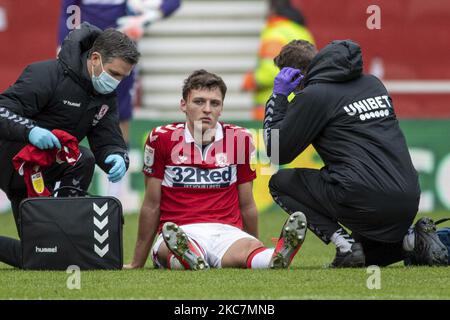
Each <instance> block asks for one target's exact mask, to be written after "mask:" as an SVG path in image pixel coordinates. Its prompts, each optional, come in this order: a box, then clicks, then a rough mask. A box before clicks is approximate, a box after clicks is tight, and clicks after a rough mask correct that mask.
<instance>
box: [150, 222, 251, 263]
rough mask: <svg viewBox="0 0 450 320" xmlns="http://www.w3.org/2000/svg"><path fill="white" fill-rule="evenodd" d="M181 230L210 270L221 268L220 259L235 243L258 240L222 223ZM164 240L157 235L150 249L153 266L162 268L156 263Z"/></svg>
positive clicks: (185, 226)
mask: <svg viewBox="0 0 450 320" xmlns="http://www.w3.org/2000/svg"><path fill="white" fill-rule="evenodd" d="M181 229H183V231H184V232H185V233H186V234H187V236H188V237H189V238H190V239H191V240H194V243H195V244H197V246H200V249H201V251H202V252H203V254H204V258H205V259H206V262H208V264H209V265H210V267H212V268H221V266H222V258H223V256H224V254H225V252H227V250H228V249H229V248H230V247H231V245H233V243H235V242H236V241H238V240H240V239H244V238H249V239H253V240H258V239H256V238H255V237H254V236H252V235H250V234H248V233H246V232H244V231H242V230H241V229H239V228H236V227H233V226H230V225H227V224H222V223H194V224H185V225H183V226H181ZM163 241H164V239H163V238H162V235H161V234H159V236H158V238H157V239H156V242H155V244H154V245H153V248H152V259H153V263H154V264H155V266H158V267H160V268H161V267H162V266H161V263H159V261H158V250H159V246H160V245H161V244H162V242H163Z"/></svg>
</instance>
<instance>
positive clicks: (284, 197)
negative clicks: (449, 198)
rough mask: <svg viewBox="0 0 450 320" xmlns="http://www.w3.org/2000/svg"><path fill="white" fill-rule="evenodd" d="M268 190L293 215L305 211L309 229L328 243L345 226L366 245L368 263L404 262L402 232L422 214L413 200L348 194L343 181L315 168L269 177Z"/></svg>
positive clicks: (288, 170)
mask: <svg viewBox="0 0 450 320" xmlns="http://www.w3.org/2000/svg"><path fill="white" fill-rule="evenodd" d="M269 189H270V193H271V195H272V197H273V199H274V200H275V202H276V203H277V204H278V205H279V206H280V207H281V208H282V209H283V210H284V211H286V212H287V213H288V214H292V213H294V212H296V211H301V212H303V213H304V214H305V216H306V218H307V220H308V228H309V229H310V230H311V231H312V232H313V233H314V234H316V235H317V236H318V237H319V238H320V239H321V240H322V241H323V242H324V243H326V244H328V243H329V242H330V241H331V240H330V239H331V236H332V235H333V234H334V233H335V232H336V231H337V230H338V229H339V228H341V227H342V226H345V227H346V228H348V229H349V230H351V231H352V236H353V238H354V239H355V241H357V242H360V243H361V244H362V246H363V249H364V253H365V256H366V264H367V265H378V266H386V265H389V264H392V263H395V262H398V261H401V260H403V258H404V252H403V249H402V241H403V236H404V235H405V234H406V232H407V230H408V228H409V226H411V224H412V222H413V220H414V217H415V214H416V212H417V208H416V209H414V205H410V204H409V202H408V201H380V199H378V198H377V195H373V194H371V193H365V192H364V190H361V191H358V192H357V193H356V194H354V195H351V196H349V195H348V192H347V190H345V189H344V188H343V187H342V186H341V185H339V184H333V183H330V182H329V181H326V180H325V179H324V178H323V177H322V175H321V173H320V171H319V170H313V169H282V170H280V171H278V172H277V173H276V174H275V175H273V176H272V178H271V179H270V182H269ZM352 199H353V200H352ZM414 210H415V211H414Z"/></svg>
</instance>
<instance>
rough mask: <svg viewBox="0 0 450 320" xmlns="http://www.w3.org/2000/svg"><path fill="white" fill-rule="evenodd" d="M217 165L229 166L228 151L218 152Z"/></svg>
mask: <svg viewBox="0 0 450 320" xmlns="http://www.w3.org/2000/svg"><path fill="white" fill-rule="evenodd" d="M216 166H217V167H226V166H228V158H227V154H226V153H218V154H216Z"/></svg>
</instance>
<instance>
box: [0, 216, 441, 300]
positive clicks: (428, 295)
mask: <svg viewBox="0 0 450 320" xmlns="http://www.w3.org/2000/svg"><path fill="white" fill-rule="evenodd" d="M445 215H447V216H448V214H446V213H444V212H440V213H436V214H433V215H431V216H432V217H434V218H439V217H443V216H445ZM137 218H138V217H137V215H136V214H134V215H127V216H126V217H125V219H126V223H125V229H124V254H125V262H129V261H130V259H131V257H132V254H133V249H134V243H135V239H136V229H137ZM285 218H286V216H285V214H283V213H281V212H279V211H273V212H270V213H264V214H261V217H260V238H261V239H262V240H263V241H264V242H265V243H266V244H267V245H269V246H272V242H271V240H270V239H271V238H272V237H276V236H278V234H279V229H280V228H281V226H282V224H283V222H284V219H285ZM15 234H16V232H15V226H14V222H13V217H12V215H10V214H7V215H0V235H8V236H15ZM333 256H334V248H333V246H332V245H329V246H325V245H323V244H322V243H321V242H320V241H319V240H318V239H317V237H315V236H314V235H313V234H312V233H311V232H308V233H307V239H306V241H305V243H304V245H303V247H302V249H301V250H300V251H299V254H298V255H297V256H296V258H295V259H294V261H293V264H292V266H291V267H290V268H289V269H288V270H240V269H225V270H210V271H207V272H189V271H167V270H155V269H153V267H152V264H151V263H150V262H149V263H147V266H146V268H145V269H143V270H132V271H129V270H126V271H89V272H88V271H82V272H81V289H79V290H77V289H74V290H70V289H68V288H67V284H66V283H67V279H68V277H69V274H67V273H66V272H64V271H61V272H40V271H20V270H15V269H13V268H10V267H8V266H6V265H4V264H1V263H0V299H183V300H184V299H186V300H192V299H195V300H197V299H244V300H245V299H450V270H449V269H448V268H446V267H433V268H431V267H415V268H405V267H403V266H402V264H396V265H392V266H390V267H387V268H382V269H381V274H380V279H381V281H380V285H381V288H380V289H368V288H367V280H368V278H369V277H370V276H371V275H372V274H369V273H367V270H366V269H341V270H332V269H325V268H324V267H323V266H324V265H325V264H327V263H329V262H330V261H331V260H332V258H333Z"/></svg>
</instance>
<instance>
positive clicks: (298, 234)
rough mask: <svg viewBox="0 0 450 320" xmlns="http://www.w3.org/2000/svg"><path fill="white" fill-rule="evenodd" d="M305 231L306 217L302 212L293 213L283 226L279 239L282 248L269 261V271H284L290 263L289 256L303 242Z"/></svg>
mask: <svg viewBox="0 0 450 320" xmlns="http://www.w3.org/2000/svg"><path fill="white" fill-rule="evenodd" d="M306 231H307V221H306V217H305V215H304V214H303V213H302V212H294V213H293V214H292V215H291V216H290V217H289V219H288V220H287V221H286V223H285V224H284V226H283V230H282V232H281V237H283V238H284V244H283V248H282V249H281V250H280V251H279V252H278V253H277V254H275V255H274V256H273V257H272V259H271V260H270V264H269V267H270V268H271V269H284V268H287V267H288V266H289V264H290V263H291V259H290V258H291V256H292V255H293V254H295V252H296V251H297V250H298V249H299V248H300V246H301V245H302V244H303V242H304V241H305V236H306Z"/></svg>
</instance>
